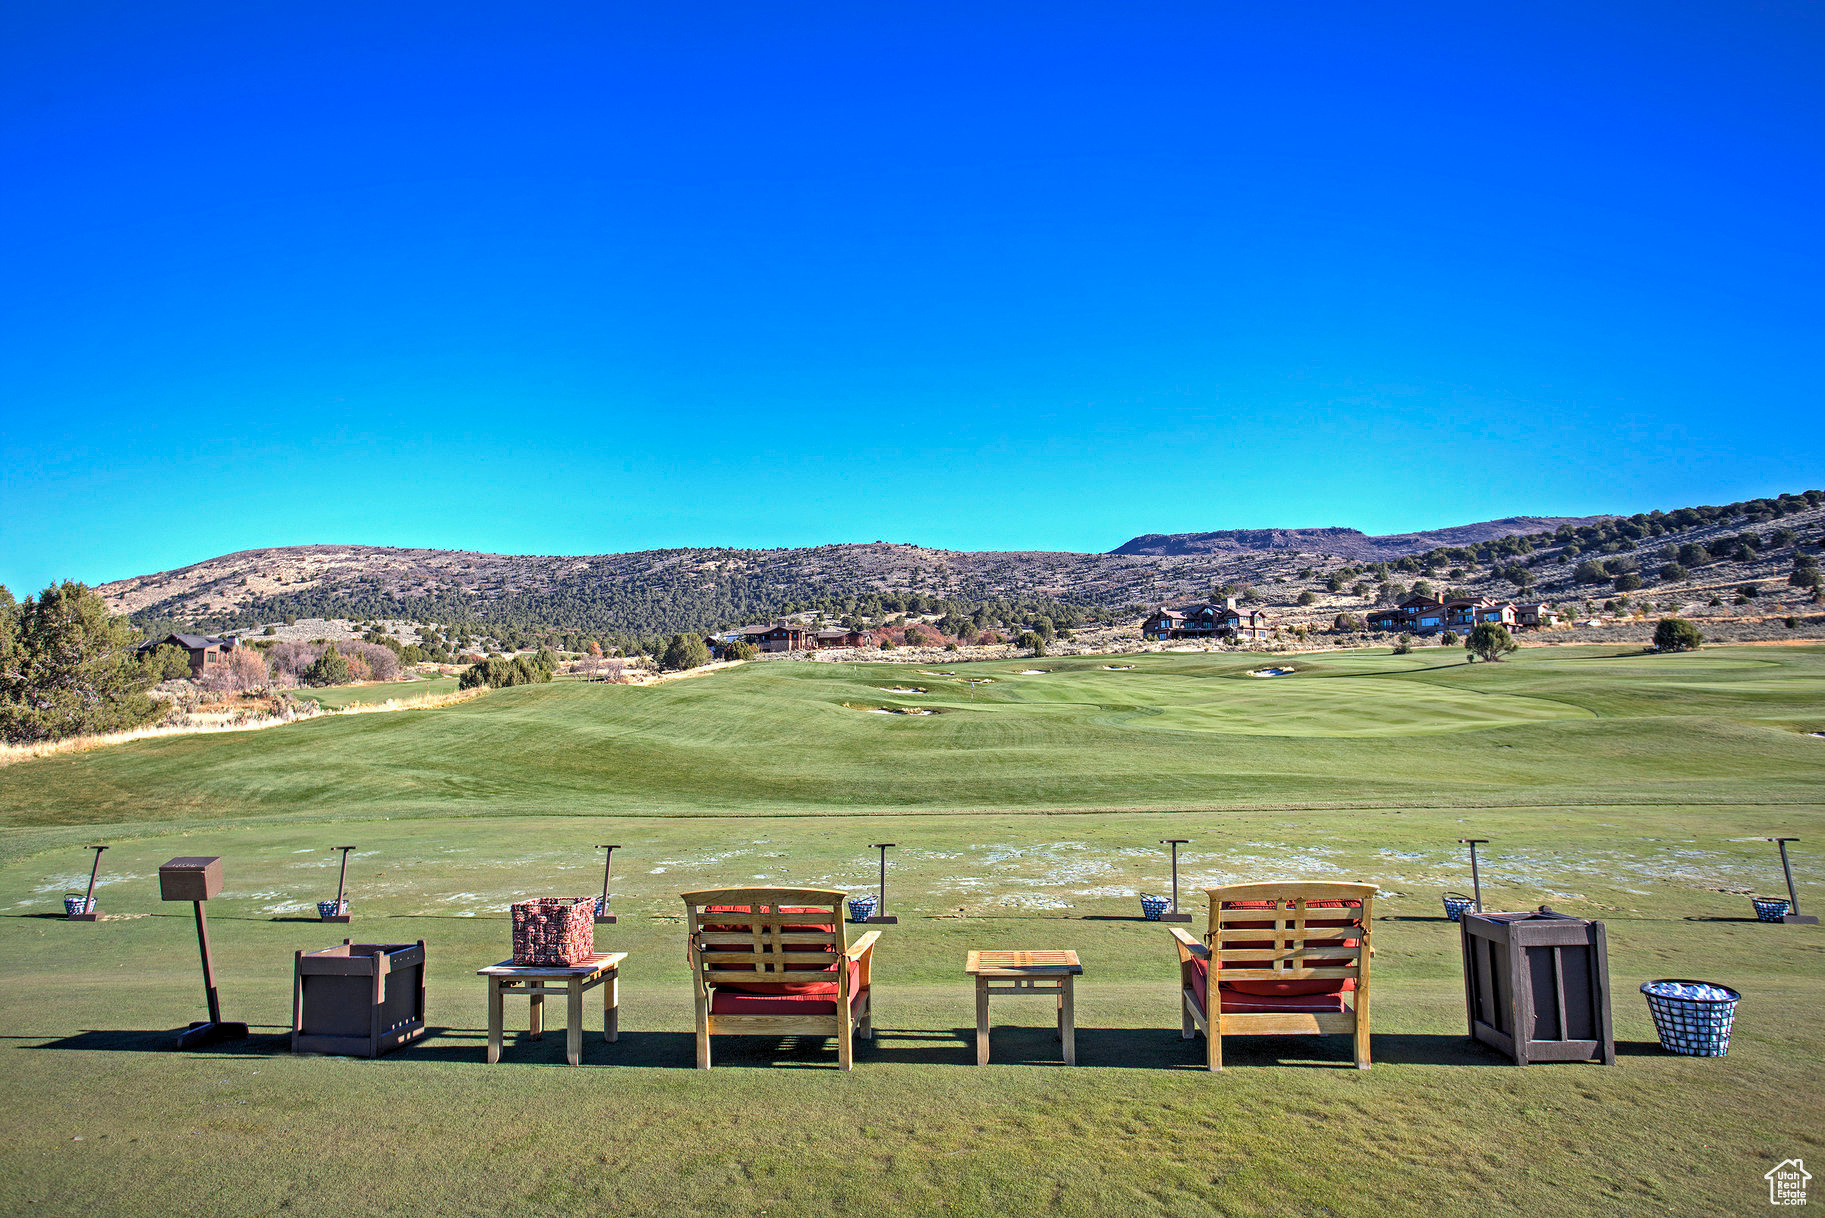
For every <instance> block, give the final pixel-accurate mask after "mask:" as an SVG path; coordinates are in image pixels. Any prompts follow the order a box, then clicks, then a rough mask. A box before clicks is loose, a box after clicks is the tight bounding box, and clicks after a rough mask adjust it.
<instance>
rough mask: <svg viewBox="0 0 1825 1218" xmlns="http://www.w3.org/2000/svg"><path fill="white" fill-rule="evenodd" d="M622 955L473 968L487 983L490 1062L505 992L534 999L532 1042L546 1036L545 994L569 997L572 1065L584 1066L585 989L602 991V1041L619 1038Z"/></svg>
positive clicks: (500, 1033) (567, 1052)
mask: <svg viewBox="0 0 1825 1218" xmlns="http://www.w3.org/2000/svg"><path fill="white" fill-rule="evenodd" d="M625 959H627V953H626V952H599V953H597V954H596V955H594V956H591V957H590V958H589V959H587V960H584V961H583V962H581V963H579V964H515V963H514V962H513V961H511V960H503V961H501V962H500V963H499V964H493V965H489V966H488V967H487V968H479V969H476V970H475V973H476V976H478V977H486V978H487V979H488V1064H489V1065H491V1066H492V1065H493V1064H494V1063H495V1062H498V1061H500V1060H501V1041H502V1039H503V1037H504V1027H505V1024H506V1018H505V1016H506V1010H505V1008H506V1005H507V1001H506V1000H507V995H508V994H510V993H511V994H525V995H527V996H528V997H529V998H530V999H531V1000H532V1039H534V1040H538V1039H540V1038H541V1037H543V1036H544V1035H545V995H547V994H562V995H564V996H565V998H566V999H568V1008H567V1010H566V1013H565V1026H564V1057H565V1060H566V1061H568V1062H569V1063H570V1064H571V1065H573V1066H577V1065H581V1064H582V1062H583V991H585V990H589V989H594V988H595V987H596V986H598V985H599V986H601V987H602V1039H603V1040H605V1041H608V1042H609V1043H611V1044H612V1043H613V1042H615V1041H617V1040H619V1039H620V1038H621V1012H620V1006H621V982H620V973H619V969H620V966H621V962H622V961H623V960H625Z"/></svg>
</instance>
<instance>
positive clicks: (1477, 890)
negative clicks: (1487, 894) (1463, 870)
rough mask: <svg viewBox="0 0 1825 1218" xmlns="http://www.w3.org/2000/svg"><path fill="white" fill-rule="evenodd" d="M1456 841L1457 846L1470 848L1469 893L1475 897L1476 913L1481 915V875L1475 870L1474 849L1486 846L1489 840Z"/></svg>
mask: <svg viewBox="0 0 1825 1218" xmlns="http://www.w3.org/2000/svg"><path fill="white" fill-rule="evenodd" d="M1457 840H1458V844H1459V845H1462V846H1468V847H1470V892H1471V895H1472V896H1474V897H1476V911H1477V912H1478V913H1482V912H1483V875H1482V873H1481V872H1479V871H1478V870H1477V869H1476V848H1477V847H1478V846H1487V845H1488V844H1489V839H1488V838H1486V837H1460V838H1458V839H1457Z"/></svg>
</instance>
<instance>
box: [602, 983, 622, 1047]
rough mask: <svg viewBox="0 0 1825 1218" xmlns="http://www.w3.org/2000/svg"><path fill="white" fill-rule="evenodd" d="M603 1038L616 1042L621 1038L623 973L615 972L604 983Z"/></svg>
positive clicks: (609, 1041)
mask: <svg viewBox="0 0 1825 1218" xmlns="http://www.w3.org/2000/svg"><path fill="white" fill-rule="evenodd" d="M602 1039H603V1040H605V1041H607V1042H608V1043H609V1044H611V1045H612V1044H614V1043H615V1042H616V1041H617V1040H620V1039H621V974H620V973H619V972H613V973H610V974H609V975H608V980H606V981H604V982H603V983H602Z"/></svg>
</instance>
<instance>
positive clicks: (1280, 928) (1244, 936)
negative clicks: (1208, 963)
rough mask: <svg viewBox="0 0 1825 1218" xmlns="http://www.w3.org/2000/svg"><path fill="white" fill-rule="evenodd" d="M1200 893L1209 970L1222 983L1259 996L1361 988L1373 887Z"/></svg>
mask: <svg viewBox="0 0 1825 1218" xmlns="http://www.w3.org/2000/svg"><path fill="white" fill-rule="evenodd" d="M1204 891H1205V894H1206V895H1207V896H1208V897H1209V898H1210V929H1209V932H1208V933H1207V934H1206V935H1205V936H1204V941H1205V943H1207V944H1208V945H1209V947H1210V954H1211V957H1212V965H1213V967H1212V972H1213V973H1217V976H1218V977H1219V978H1220V979H1221V980H1222V981H1223V983H1224V984H1226V985H1232V986H1234V987H1235V988H1236V989H1238V990H1242V991H1245V992H1255V993H1264V994H1265V993H1281V994H1297V993H1307V994H1310V993H1323V992H1327V991H1328V992H1337V991H1339V990H1345V989H1358V988H1361V987H1362V986H1363V984H1364V982H1365V980H1366V977H1367V971H1368V959H1369V950H1370V949H1369V934H1370V929H1371V926H1372V924H1373V922H1372V919H1373V917H1374V902H1375V891H1376V889H1375V885H1373V884H1346V883H1337V882H1330V881H1316V882H1308V881H1287V882H1268V883H1261V884H1229V885H1225V886H1224V887H1222V888H1207V889H1205V890H1204ZM1219 969H1220V970H1221V972H1220V973H1218V972H1217V970H1219Z"/></svg>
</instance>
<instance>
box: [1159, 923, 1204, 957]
mask: <svg viewBox="0 0 1825 1218" xmlns="http://www.w3.org/2000/svg"><path fill="white" fill-rule="evenodd" d="M1168 929H1170V930H1171V931H1172V937H1173V938H1174V939H1177V940H1178V941H1179V946H1180V947H1181V948H1183V949H1184V950H1186V951H1188V952H1190V953H1191V954H1192V955H1194V956H1196V957H1197V958H1198V959H1200V960H1208V959H1210V949H1209V948H1208V947H1205V946H1204V945H1203V944H1202V943H1200V942H1198V940H1197V939H1196V938H1195V937H1194V936H1193V935H1192V934H1191V932H1190V931H1184V930H1180V929H1179V928H1178V927H1176V926H1173V927H1170V928H1168Z"/></svg>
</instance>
